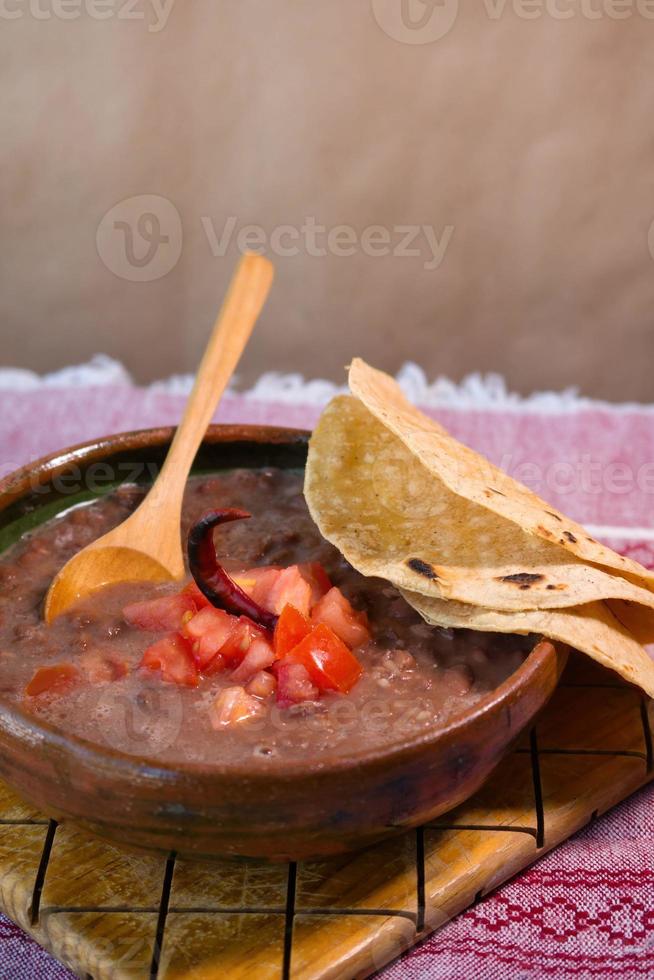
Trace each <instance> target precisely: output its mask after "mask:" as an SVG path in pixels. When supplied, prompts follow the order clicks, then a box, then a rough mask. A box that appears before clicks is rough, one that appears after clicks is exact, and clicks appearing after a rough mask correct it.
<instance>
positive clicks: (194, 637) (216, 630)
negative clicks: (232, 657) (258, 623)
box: [184, 606, 238, 670]
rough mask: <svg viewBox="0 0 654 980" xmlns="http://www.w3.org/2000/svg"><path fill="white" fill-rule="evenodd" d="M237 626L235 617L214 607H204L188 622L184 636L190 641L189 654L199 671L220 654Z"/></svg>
mask: <svg viewBox="0 0 654 980" xmlns="http://www.w3.org/2000/svg"><path fill="white" fill-rule="evenodd" d="M237 626H238V619H237V618H236V616H230V615H229V613H226V612H225V611H224V610H223V609H216V608H215V606H205V607H204V609H201V610H200V611H199V612H197V613H196V614H195V616H192V617H191V619H189V620H188V622H187V623H186V624H185V625H184V636H186V637H187V638H188V639H189V640H191V643H192V646H191V652H192V654H193V657H194V658H195V661H196V663H197V665H198V667H199V668H200V670H203V669H204V668H205V667H207V666H208V664H209V663H210V662H211V661H212V660H213V658H214V657H215V656H216V654H217V653H219V652H220V650H221V649H222V647H223V646H224V644H225V643H226V642H227V640H228V639H229V637H230V636H231V635H232V633H233V631H234V630H235V629H236V628H237Z"/></svg>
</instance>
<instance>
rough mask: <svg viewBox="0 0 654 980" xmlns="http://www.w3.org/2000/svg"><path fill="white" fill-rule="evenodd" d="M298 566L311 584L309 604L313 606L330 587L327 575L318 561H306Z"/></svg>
mask: <svg viewBox="0 0 654 980" xmlns="http://www.w3.org/2000/svg"><path fill="white" fill-rule="evenodd" d="M298 568H299V570H300V574H301V575H302V576H303V577H304V578H305V579H306V580H307V582H308V583H309V585H310V586H311V605H312V606H315V604H316V603H317V602H318V600H319V599H322V597H323V596H324V595H325V593H327V592H329V590H330V589H331V587H332V583H331V582H330V581H329V576H328V574H327V572H326V571H325V569H324V568H323V567H322V565H321V564H320V562H319V561H307V562H304V563H303V564H301V565H298Z"/></svg>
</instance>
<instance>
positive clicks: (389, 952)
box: [0, 656, 654, 980]
mask: <svg viewBox="0 0 654 980" xmlns="http://www.w3.org/2000/svg"><path fill="white" fill-rule="evenodd" d="M652 704H653V702H650V701H649V700H647V699H645V698H643V697H641V695H640V694H639V693H638V692H637V691H635V690H634V689H633V688H631V687H628V686H627V685H625V684H623V683H622V682H620V680H619V679H618V678H617V677H616V676H615V675H614V674H611V673H609V672H606V671H604V670H602V668H600V667H597V666H596V665H595V664H593V663H592V662H591V661H588V660H586V659H585V658H581V657H576V656H574V657H572V658H571V660H570V663H569V665H568V667H567V668H566V671H565V674H564V676H563V678H562V681H561V684H560V687H559V688H558V690H557V692H556V693H555V695H554V697H553V699H552V701H551V702H550V704H549V705H548V707H547V708H546V709H545V711H544V713H543V714H542V715H541V716H540V718H539V719H538V721H537V724H536V726H535V727H534V728H533V729H532V730H531V731H530V732H528V733H526V734H525V735H524V737H523V738H522V740H521V741H520V742H519V743H518V745H517V746H516V748H515V750H514V751H513V752H512V753H511V755H510V756H508V757H507V759H506V760H505V761H504V763H503V764H502V765H501V766H500V767H499V769H497V770H496V771H495V773H494V774H493V776H492V777H491V779H490V780H489V781H488V783H487V784H486V785H485V787H484V788H483V789H482V790H481V791H480V792H479V793H478V794H477V795H476V796H475V797H474V798H473V799H471V800H470V801H469V802H468V803H466V804H464V805H463V806H461V807H459V808H458V809H457V810H455V811H453V812H451V813H448V814H446V815H445V816H444V817H442V818H440V819H439V820H437V821H435V822H434V823H433V824H429V825H427V826H425V827H421V828H420V829H418V830H416V831H412V832H411V833H408V834H405V835H403V836H401V837H398V838H396V839H394V840H392V841H389V842H387V843H385V844H381V845H379V846H378V847H375V848H372V849H370V850H367V851H364V852H361V853H360V854H358V855H355V856H353V857H352V856H351V857H344V858H341V859H338V860H334V859H331V860H329V861H321V862H315V863H301V864H298V865H290V866H277V867H275V866H273V867H271V866H268V865H264V864H263V863H259V862H254V861H250V862H243V863H228V862H224V863H222V862H221V863H214V864H199V863H195V862H193V863H192V862H188V861H181V860H180V861H176V860H175V856H174V855H170V856H169V857H168V858H166V857H165V856H162V857H151V856H141V855H134V854H131V853H127V852H123V851H121V850H119V849H118V848H116V847H113V846H111V845H109V844H105V843H102V842H100V841H97V840H94V839H92V838H90V837H88V836H86V835H84V834H82V833H80V832H79V831H77V830H75V828H74V827H72V826H70V825H68V824H60V825H57V824H55V822H54V821H48V820H47V818H45V817H44V816H42V815H41V814H39V813H38V812H36V811H34V810H33V809H31V808H30V807H29V806H27V805H25V804H24V803H22V802H21V801H20V800H18V799H17V798H16V796H15V795H14V794H13V793H12V792H11V791H10V790H9V789H8V788H7V787H5V786H4V785H3V784H0V903H1V904H2V907H3V909H4V910H5V911H6V913H7V914H8V915H9V916H10V917H11V918H12V919H13V920H14V921H15V922H17V923H18V924H19V925H20V926H22V927H23V928H24V929H26V930H27V931H28V932H29V933H31V934H32V935H33V936H34V937H35V938H36V939H37V940H38V942H40V943H41V944H42V945H43V946H45V947H46V948H48V949H49V950H50V951H51V952H52V953H53V954H54V955H55V956H56V957H57V958H58V959H60V960H61V961H62V962H64V963H66V964H67V965H68V966H69V967H70V968H71V969H72V970H74V971H75V972H76V973H77V974H79V976H80V977H84V978H89V977H91V978H93V980H108V978H111V980H127V978H129V980H150V978H157V980H164V978H165V980H182V978H183V980H232V978H233V980H236V978H256V980H268V978H274V980H279V978H293V980H296V978H297V980H300V978H301V980H317V978H320V980H326V978H330V980H332V978H337V977H339V978H340V977H342V978H347V980H350V978H353V977H359V976H361V977H363V976H366V975H367V974H369V973H372V972H373V971H375V970H377V969H379V968H380V967H382V966H383V965H384V964H386V963H388V962H389V961H390V960H392V959H394V958H395V957H396V956H398V955H399V954H400V953H402V952H403V951H404V950H406V949H408V948H409V947H411V946H412V945H413V944H414V943H416V942H418V941H419V940H420V939H421V938H423V937H424V936H426V935H427V934H428V933H430V932H432V931H433V930H435V929H438V928H439V927H440V926H441V925H443V924H444V923H445V922H447V921H448V920H449V919H450V918H451V917H452V916H454V915H456V914H457V912H460V911H462V910H463V909H465V908H467V907H468V906H469V905H471V904H472V903H474V902H476V901H478V900H479V899H480V898H481V897H482V896H483V895H485V894H486V893H487V892H489V891H491V890H492V889H493V888H496V887H497V886H498V885H499V884H500V883H501V882H503V881H506V880H507V878H510V877H511V876H512V875H514V874H516V873H517V872H518V871H520V870H521V869H523V868H525V867H526V866H527V865H529V864H531V863H532V862H533V861H535V860H536V859H537V858H538V857H540V856H541V855H542V854H543V853H545V851H547V850H549V849H551V848H552V847H554V846H555V845H556V844H558V843H559V842H560V841H562V840H564V839H565V838H567V837H569V836H570V835H571V834H573V833H574V832H575V831H576V830H578V829H579V828H580V827H583V826H584V825H585V824H587V823H588V822H589V821H591V820H594V819H595V818H596V817H597V816H598V815H599V814H601V813H603V812H604V811H605V810H607V809H609V807H611V806H614V805H615V804H616V803H618V802H619V801H620V800H622V799H624V798H625V797H626V796H628V795H629V794H630V793H632V792H633V791H634V790H635V789H636V788H637V787H639V786H642V785H643V784H644V783H645V782H647V781H648V780H649V779H651V778H652V735H651V724H652V720H653V718H654V712H653V710H652Z"/></svg>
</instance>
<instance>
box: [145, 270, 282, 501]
mask: <svg viewBox="0 0 654 980" xmlns="http://www.w3.org/2000/svg"><path fill="white" fill-rule="evenodd" d="M273 275H274V269H273V265H272V262H270V261H269V260H268V259H266V258H264V256H263V255H252V254H246V255H243V257H242V258H241V260H240V262H239V264H238V267H237V269H236V272H235V273H234V276H233V278H232V282H231V284H230V287H229V290H228V292H227V295H226V297H225V300H224V302H223V305H222V307H221V309H220V312H219V314H218V318H217V319H216V322H215V324H214V328H213V331H212V333H211V337H210V338H209V343H208V344H207V348H206V350H205V352H204V356H203V358H202V361H201V362H200V367H199V368H198V372H197V375H196V378H195V384H194V385H193V390H192V391H191V394H190V396H189V399H188V402H187V405H186V410H185V412H184V416H183V418H182V421H181V422H180V424H179V426H178V429H177V432H176V433H175V438H174V439H173V441H172V444H171V446H170V449H169V451H168V455H167V456H166V461H165V463H164V465H163V467H162V469H161V473H160V474H159V478H158V480H157V481H156V483H155V485H154V486H153V487H152V489H151V491H150V493H149V494H148V496H147V497H146V499H145V501H144V506H147V507H155V506H156V507H158V506H160V505H161V504H162V503H164V500H165V502H166V503H168V504H169V505H172V506H174V504H172V501H173V500H175V502H177V500H179V502H181V497H182V494H183V492H184V486H185V484H186V479H187V477H188V473H189V470H190V468H191V465H192V463H193V460H194V458H195V454H196V453H197V451H198V448H199V446H200V443H201V442H202V438H203V436H204V434H205V432H206V429H207V426H208V425H209V423H210V421H211V418H212V416H213V413H214V411H215V409H216V405H217V404H218V402H219V400H220V398H221V396H222V394H223V392H224V390H225V388H226V387H227V385H228V383H229V379H230V378H231V376H232V374H233V372H234V368H235V367H236V365H237V364H238V361H239V359H240V357H241V354H242V353H243V349H244V348H245V345H246V344H247V342H248V340H249V338H250V334H251V333H252V330H253V329H254V325H255V323H256V322H257V317H258V316H259V313H260V312H261V309H262V307H263V304H264V303H265V301H266V297H267V296H268V291H269V290H270V286H271V284H272V280H273ZM139 510H140V508H139Z"/></svg>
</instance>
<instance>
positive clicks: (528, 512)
mask: <svg viewBox="0 0 654 980" xmlns="http://www.w3.org/2000/svg"><path fill="white" fill-rule="evenodd" d="M349 383H350V389H351V391H352V393H353V394H354V395H355V396H356V397H357V398H358V399H360V400H361V402H362V403H363V404H364V405H365V406H366V408H367V409H368V410H369V411H370V412H371V413H372V414H373V415H374V416H375V417H376V418H377V419H378V420H379V421H380V422H381V423H382V424H383V425H384V426H385V427H386V428H387V429H388V430H389V431H391V432H393V433H394V434H395V435H396V436H397V437H398V438H399V439H401V440H402V442H403V443H404V444H405V445H406V446H407V448H408V449H409V450H410V451H411V453H412V454H413V455H414V456H415V458H416V459H418V460H420V462H421V463H422V464H423V465H424V466H425V467H426V468H427V469H428V470H429V472H430V473H432V474H433V475H434V476H436V477H438V478H439V479H440V480H442V481H443V483H444V484H445V485H446V486H447V487H449V488H450V489H451V490H452V491H453V492H454V493H457V494H459V495H461V496H463V497H465V498H466V499H467V500H469V501H471V502H472V503H476V504H478V505H480V506H481V507H485V508H486V509H487V510H490V511H492V512H493V513H495V514H499V515H500V516H501V517H504V518H506V520H509V521H512V522H513V523H514V524H516V525H518V527H520V528H521V530H522V531H524V532H525V533H526V534H529V535H533V536H535V537H537V538H540V539H542V540H545V541H549V542H552V543H555V544H556V545H558V546H559V547H561V548H563V549H564V550H565V551H567V552H569V553H571V554H573V555H575V556H577V557H578V558H580V559H582V560H583V561H584V562H589V563H592V564H595V565H599V566H603V567H606V568H610V569H612V570H615V571H617V572H618V574H619V575H620V576H622V577H624V578H626V579H628V580H630V581H632V582H635V583H636V584H637V585H639V586H642V587H643V588H647V589H652V590H654V571H650V570H649V569H647V568H645V567H644V566H643V565H641V564H639V562H637V561H634V560H633V559H631V558H626V557H624V556H623V555H619V554H617V552H615V551H613V550H612V549H611V548H607V547H606V546H605V545H603V544H601V543H600V542H599V541H596V540H595V539H594V538H593V537H591V536H590V535H589V534H588V532H587V531H586V530H585V528H583V527H582V526H581V525H579V524H576V523H575V522H574V521H571V520H570V518H568V517H566V516H565V515H564V514H562V513H560V512H559V511H558V510H556V508H554V507H552V506H551V505H550V504H547V503H545V501H544V500H541V498H540V497H538V496H537V495H536V494H535V493H533V492H532V491H531V490H529V489H528V488H527V487H525V486H523V485H522V484H521V483H518V482H517V481H516V480H514V479H512V478H511V477H510V476H508V475H507V474H506V473H503V472H502V471H501V470H499V469H498V468H497V467H496V466H494V465H493V464H492V463H490V462H489V461H488V460H487V459H485V458H484V457H483V456H481V455H479V453H476V452H474V450H472V449H470V448H469V447H467V446H464V445H463V444H462V443H460V442H458V441H457V440H456V439H454V438H453V437H452V436H450V435H449V433H448V432H446V430H445V429H443V427H442V426H440V425H438V423H436V422H434V421H433V420H432V419H430V418H428V416H426V415H424V414H423V413H422V412H420V411H419V410H418V409H417V408H415V407H414V406H413V405H411V404H410V402H408V401H407V399H406V398H405V397H404V395H403V394H402V391H401V389H400V387H399V385H398V384H397V383H396V382H395V381H394V380H393V378H391V377H389V376H388V375H387V374H384V373H383V372H382V371H378V370H376V369H375V368H372V367H370V366H369V365H368V364H366V363H365V361H362V360H361V359H360V358H355V359H354V360H353V361H352V364H351V366H350V372H349ZM419 591H422V589H421V590H419Z"/></svg>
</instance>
